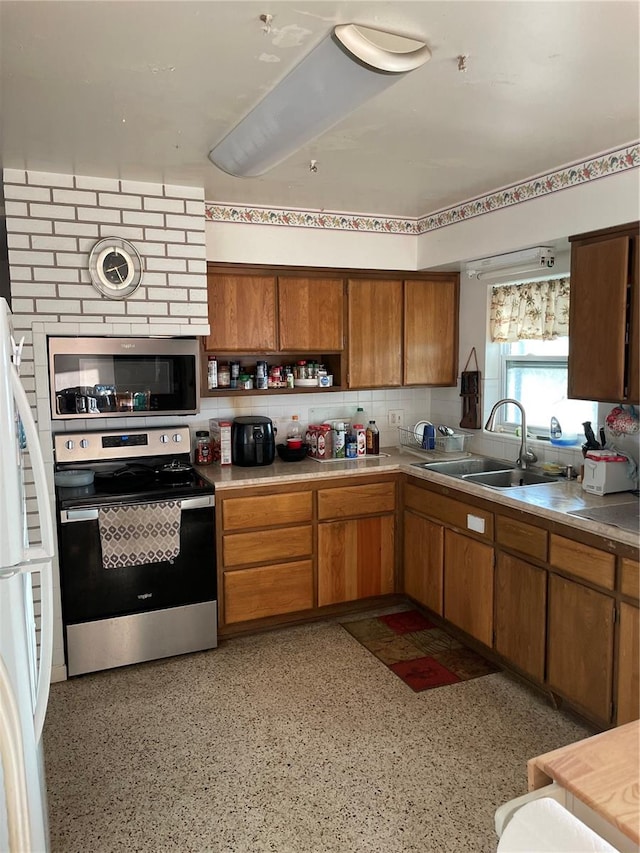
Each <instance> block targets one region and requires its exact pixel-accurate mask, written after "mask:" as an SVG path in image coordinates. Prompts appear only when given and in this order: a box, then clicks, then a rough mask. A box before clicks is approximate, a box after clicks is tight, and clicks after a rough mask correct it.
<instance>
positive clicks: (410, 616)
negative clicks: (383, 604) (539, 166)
mask: <svg viewBox="0 0 640 853" xmlns="http://www.w3.org/2000/svg"><path fill="white" fill-rule="evenodd" d="M341 624H342V627H343V628H344V629H345V630H347V631H348V632H349V633H350V634H351V635H352V636H353V637H355V639H356V640H358V642H359V643H361V644H362V645H363V646H364V647H365V649H368V650H369V651H370V652H371V654H373V655H375V656H376V657H377V658H378V660H381V661H382V663H384V664H386V665H387V666H388V667H389V669H390V670H392V671H393V672H395V674H396V675H397V676H398V677H399V678H401V679H402V680H403V681H404V683H405V684H408V685H409V687H410V688H411V689H412V690H414V691H415V692H416V693H419V692H421V691H422V690H432V689H433V688H434V687H444V685H446V684H456V683H457V682H459V681H469V680H470V679H472V678H479V677H480V676H482V675H489V674H490V673H492V672H498V671H499V667H496V666H494V664H492V663H489V661H487V660H485V659H484V658H483V657H481V656H480V655H479V654H477V653H476V652H474V651H472V650H471V649H468V648H467V647H466V646H463V645H462V643H461V642H460V641H459V640H456V639H454V638H453V637H451V636H450V635H449V634H447V633H446V632H445V631H443V630H442V628H438V627H436V626H435V625H433V624H432V623H431V622H430V621H429V620H428V619H427V618H426V617H425V616H423V615H422V613H419V612H418V611H417V610H404V611H402V612H401V613H391V614H389V615H388V616H375V617H373V618H370V619H357V620H356V621H354V622H342V623H341Z"/></svg>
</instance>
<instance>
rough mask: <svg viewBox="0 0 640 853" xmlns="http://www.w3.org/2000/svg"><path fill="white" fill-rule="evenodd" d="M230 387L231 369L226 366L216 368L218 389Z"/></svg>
mask: <svg viewBox="0 0 640 853" xmlns="http://www.w3.org/2000/svg"><path fill="white" fill-rule="evenodd" d="M230 385H231V368H230V367H229V365H228V364H221V365H219V366H218V387H219V388H228V387H229V386H230Z"/></svg>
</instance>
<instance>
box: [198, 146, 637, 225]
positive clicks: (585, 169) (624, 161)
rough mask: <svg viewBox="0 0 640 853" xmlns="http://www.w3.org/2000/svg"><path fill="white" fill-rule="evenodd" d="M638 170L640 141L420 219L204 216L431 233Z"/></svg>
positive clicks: (211, 212) (260, 211) (244, 209)
mask: <svg viewBox="0 0 640 853" xmlns="http://www.w3.org/2000/svg"><path fill="white" fill-rule="evenodd" d="M638 166H640V143H633V144H631V145H626V146H624V147H623V148H617V149H615V150H613V151H608V152H606V153H604V154H599V155H597V156H594V157H591V158H589V159H588V160H585V161H583V162H580V163H572V164H571V165H569V166H563V167H562V168H560V169H557V170H555V171H553V172H550V173H549V174H546V175H538V176H537V177H534V178H530V179H528V180H526V181H522V182H520V183H518V184H513V185H512V186H510V187H505V188H503V189H500V190H496V191H495V192H492V193H489V194H487V195H484V196H479V197H478V198H475V199H471V200H470V201H466V202H463V203H462V204H458V205H456V206H455V207H449V208H446V209H445V210H440V211H436V212H434V213H430V214H428V215H426V216H422V217H419V218H418V219H402V218H400V217H393V216H367V215H364V214H353V213H337V212H335V213H327V212H323V211H312V210H295V209H289V210H287V209H279V208H269V207H257V206H249V205H242V204H234V205H231V204H220V203H217V202H205V218H206V219H207V220H209V221H211V222H237V223H242V224H245V225H246V224H251V225H284V226H287V227H289V228H292V227H293V228H325V229H328V230H333V231H361V232H365V233H377V234H409V235H416V234H426V233H427V232H428V231H435V230H436V229H438V228H445V227H446V226H447V225H455V224H456V223H458V222H463V221H465V220H467V219H473V218H474V217H476V216H482V215H483V214H485V213H493V212H494V211H496V210H500V209H502V208H505V207H511V206H513V205H515V204H522V202H525V201H531V200H532V199H535V198H540V197H542V196H545V195H549V194H550V193H554V192H558V191H559V190H565V189H569V188H570V187H576V186H579V185H580V184H585V183H589V182H590V181H595V180H598V179H599V178H604V177H608V176H609V175H614V174H617V173H619V172H624V171H626V170H627V169H634V168H638Z"/></svg>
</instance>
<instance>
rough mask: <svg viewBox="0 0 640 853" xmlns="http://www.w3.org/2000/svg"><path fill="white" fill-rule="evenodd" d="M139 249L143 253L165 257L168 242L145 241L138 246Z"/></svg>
mask: <svg viewBox="0 0 640 853" xmlns="http://www.w3.org/2000/svg"><path fill="white" fill-rule="evenodd" d="M137 248H138V251H139V252H140V254H141V255H144V256H145V257H146V256H149V257H151V256H152V255H153V257H156V258H164V257H165V256H166V254H167V244H166V243H148V242H144V243H142V244H141V245H140V246H138V247H137Z"/></svg>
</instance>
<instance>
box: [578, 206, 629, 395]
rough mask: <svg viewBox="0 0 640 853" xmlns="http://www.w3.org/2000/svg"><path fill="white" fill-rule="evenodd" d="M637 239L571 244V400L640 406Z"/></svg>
mask: <svg viewBox="0 0 640 853" xmlns="http://www.w3.org/2000/svg"><path fill="white" fill-rule="evenodd" d="M625 232H626V233H625ZM637 233H638V226H637V223H636V224H635V225H632V226H625V228H624V229H611V233H609V232H604V233H602V232H594V233H593V235H589V234H585V235H580V236H578V237H572V238H571V240H572V246H571V301H570V308H569V390H568V396H569V397H570V398H575V399H582V400H599V401H604V402H609V401H624V402H628V403H638V402H639V397H640V389H639V387H638V357H639V353H638V336H639V335H640V328H638V298H639V295H638V237H637Z"/></svg>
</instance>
